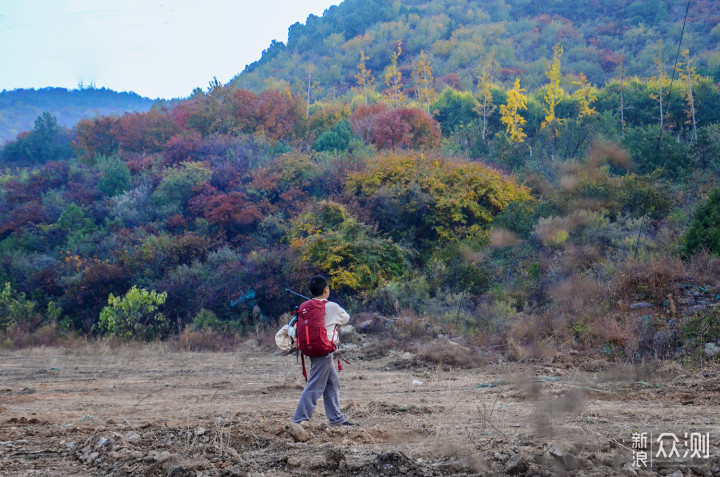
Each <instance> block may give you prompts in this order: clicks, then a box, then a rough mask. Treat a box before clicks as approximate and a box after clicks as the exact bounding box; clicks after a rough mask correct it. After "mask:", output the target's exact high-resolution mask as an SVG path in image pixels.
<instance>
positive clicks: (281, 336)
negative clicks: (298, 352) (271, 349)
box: [275, 325, 295, 351]
mask: <svg viewBox="0 0 720 477" xmlns="http://www.w3.org/2000/svg"><path fill="white" fill-rule="evenodd" d="M275 344H276V345H277V347H278V348H280V349H281V350H283V351H290V350H291V349H293V348H294V345H295V343H294V341H293V339H292V337H291V336H290V328H289V327H288V325H285V326H283V327H282V328H280V331H278V332H277V333H275Z"/></svg>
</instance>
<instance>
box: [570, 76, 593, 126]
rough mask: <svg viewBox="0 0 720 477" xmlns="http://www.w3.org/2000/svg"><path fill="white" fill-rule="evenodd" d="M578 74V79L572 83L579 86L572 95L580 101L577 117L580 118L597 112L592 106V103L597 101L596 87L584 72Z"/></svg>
mask: <svg viewBox="0 0 720 477" xmlns="http://www.w3.org/2000/svg"><path fill="white" fill-rule="evenodd" d="M579 76H580V81H573V84H576V85H578V86H579V87H578V89H577V91H575V93H574V94H573V96H575V97H576V98H577V100H578V101H579V102H580V114H579V115H578V119H582V118H585V117H588V116H592V115H593V114H597V111H596V110H595V108H593V107H592V104H593V103H594V102H595V101H597V89H596V88H595V87H594V86H593V85H592V83H590V82H589V81H588V79H587V76H585V73H580V75H579Z"/></svg>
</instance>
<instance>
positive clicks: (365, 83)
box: [355, 51, 375, 105]
mask: <svg viewBox="0 0 720 477" xmlns="http://www.w3.org/2000/svg"><path fill="white" fill-rule="evenodd" d="M369 59H370V58H369V57H367V56H365V52H364V51H360V63H358V65H357V69H358V70H359V71H358V74H356V75H355V79H356V80H357V90H358V91H359V93H360V94H361V95H362V96H363V97H364V98H365V105H367V104H368V94H370V92H371V91H372V87H373V83H374V82H375V77H374V76H373V75H372V70H371V69H368V68H367V67H366V66H365V62H366V61H367V60H369Z"/></svg>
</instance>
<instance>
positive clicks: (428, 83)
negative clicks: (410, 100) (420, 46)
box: [412, 50, 438, 114]
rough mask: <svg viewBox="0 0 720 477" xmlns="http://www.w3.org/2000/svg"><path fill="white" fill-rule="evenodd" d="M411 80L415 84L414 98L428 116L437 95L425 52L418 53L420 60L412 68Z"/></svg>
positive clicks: (430, 66)
mask: <svg viewBox="0 0 720 477" xmlns="http://www.w3.org/2000/svg"><path fill="white" fill-rule="evenodd" d="M412 78H413V82H414V83H415V97H416V98H417V99H418V101H419V102H420V104H422V105H424V106H425V110H426V112H427V113H428V114H430V103H432V102H433V101H435V100H436V99H437V96H438V95H437V92H435V89H434V88H433V75H432V65H431V64H430V60H428V59H427V58H426V57H425V50H421V51H420V58H419V59H418V62H417V63H416V64H415V67H414V68H413V71H412Z"/></svg>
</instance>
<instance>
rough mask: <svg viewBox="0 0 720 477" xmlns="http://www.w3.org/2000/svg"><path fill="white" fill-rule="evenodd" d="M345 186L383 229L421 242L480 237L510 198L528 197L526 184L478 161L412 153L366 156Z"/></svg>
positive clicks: (425, 244)
mask: <svg viewBox="0 0 720 477" xmlns="http://www.w3.org/2000/svg"><path fill="white" fill-rule="evenodd" d="M347 188H348V192H349V193H351V194H353V195H354V196H356V197H357V198H358V200H359V202H360V204H361V205H362V206H363V208H364V209H365V210H367V211H369V213H370V214H371V215H372V217H373V219H374V220H375V221H376V223H377V224H378V227H379V228H380V230H381V231H382V232H386V233H389V234H390V235H391V236H392V237H393V238H394V239H395V240H396V241H397V242H399V243H411V244H412V245H413V246H416V247H421V248H424V247H430V248H432V247H434V246H436V245H437V244H438V243H443V244H446V243H456V242H459V241H466V240H467V241H472V242H483V241H484V240H486V239H487V234H488V230H489V226H490V225H491V224H492V221H493V218H494V217H495V216H496V215H497V214H499V213H500V212H501V211H502V210H503V209H504V208H505V207H506V206H507V205H508V204H509V203H510V202H513V201H518V200H519V201H525V200H530V194H529V192H528V190H527V189H526V188H525V187H522V186H519V185H518V184H517V183H516V182H515V181H514V180H513V179H512V178H510V177H506V176H503V175H501V174H500V173H499V172H497V171H495V170H493V169H491V168H489V167H487V166H484V165H482V164H480V163H477V162H464V161H456V160H450V159H444V158H441V157H435V156H433V157H431V156H424V155H419V157H418V155H412V154H403V155H395V154H385V155H382V156H379V157H377V158H374V159H372V160H370V161H369V162H368V164H367V167H366V169H364V170H362V171H359V172H357V173H354V174H351V175H350V177H349V179H348V182H347Z"/></svg>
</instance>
